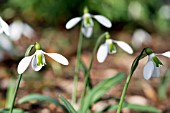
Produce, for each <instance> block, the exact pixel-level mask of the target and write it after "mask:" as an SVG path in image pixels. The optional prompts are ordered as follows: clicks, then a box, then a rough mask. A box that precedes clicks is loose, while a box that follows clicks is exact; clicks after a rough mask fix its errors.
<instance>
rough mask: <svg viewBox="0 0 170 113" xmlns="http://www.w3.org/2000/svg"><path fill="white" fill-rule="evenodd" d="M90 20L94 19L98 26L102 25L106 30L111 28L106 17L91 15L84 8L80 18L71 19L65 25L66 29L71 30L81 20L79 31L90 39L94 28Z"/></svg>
mask: <svg viewBox="0 0 170 113" xmlns="http://www.w3.org/2000/svg"><path fill="white" fill-rule="evenodd" d="M92 18H94V19H96V20H97V21H98V22H99V23H100V24H102V25H103V26H105V27H107V28H111V27H112V23H111V22H110V20H109V19H107V18H106V17H104V16H102V15H92V14H90V13H89V12H88V9H87V8H85V9H84V14H83V16H82V17H75V18H72V19H71V20H69V21H68V22H67V23H66V29H71V28H72V27H74V26H75V25H76V24H77V23H78V22H80V21H81V20H82V26H81V31H82V33H83V35H84V36H85V37H87V38H90V37H91V35H92V33H93V26H94V22H93V19H92Z"/></svg>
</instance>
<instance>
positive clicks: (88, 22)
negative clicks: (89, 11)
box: [85, 16, 90, 25]
mask: <svg viewBox="0 0 170 113" xmlns="http://www.w3.org/2000/svg"><path fill="white" fill-rule="evenodd" d="M85 20H86V24H87V25H90V17H89V16H88V17H86V18H85Z"/></svg>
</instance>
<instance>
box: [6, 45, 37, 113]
mask: <svg viewBox="0 0 170 113" xmlns="http://www.w3.org/2000/svg"><path fill="white" fill-rule="evenodd" d="M33 47H34V45H30V46H29V47H28V48H27V51H26V52H25V57H26V56H28V55H29V53H30V51H31V50H32V48H33ZM21 79H22V74H19V78H18V82H17V86H16V89H15V91H14V96H13V98H12V102H11V108H10V112H9V113H12V111H13V107H14V104H15V99H16V96H17V92H18V89H19V85H20V82H21Z"/></svg>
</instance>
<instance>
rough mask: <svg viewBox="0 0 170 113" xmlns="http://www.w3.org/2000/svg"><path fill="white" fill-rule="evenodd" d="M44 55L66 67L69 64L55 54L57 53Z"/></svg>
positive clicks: (59, 55) (62, 57)
mask: <svg viewBox="0 0 170 113" xmlns="http://www.w3.org/2000/svg"><path fill="white" fill-rule="evenodd" d="M44 54H46V55H48V56H49V57H51V58H52V59H54V60H55V61H56V62H59V63H61V64H63V65H68V64H69V62H68V60H67V59H66V58H65V57H64V56H62V55H61V54H57V53H45V52H44Z"/></svg>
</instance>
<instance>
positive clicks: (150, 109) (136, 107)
mask: <svg viewBox="0 0 170 113" xmlns="http://www.w3.org/2000/svg"><path fill="white" fill-rule="evenodd" d="M122 107H123V108H125V107H127V108H128V109H130V110H135V111H140V112H150V113H161V111H160V110H159V109H157V108H155V107H153V106H149V105H147V106H146V105H138V104H130V103H124V104H123V106H122ZM117 108H118V104H113V105H111V106H108V107H106V108H105V109H104V110H102V111H100V112H97V113H103V112H106V111H112V110H116V109H117Z"/></svg>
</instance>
